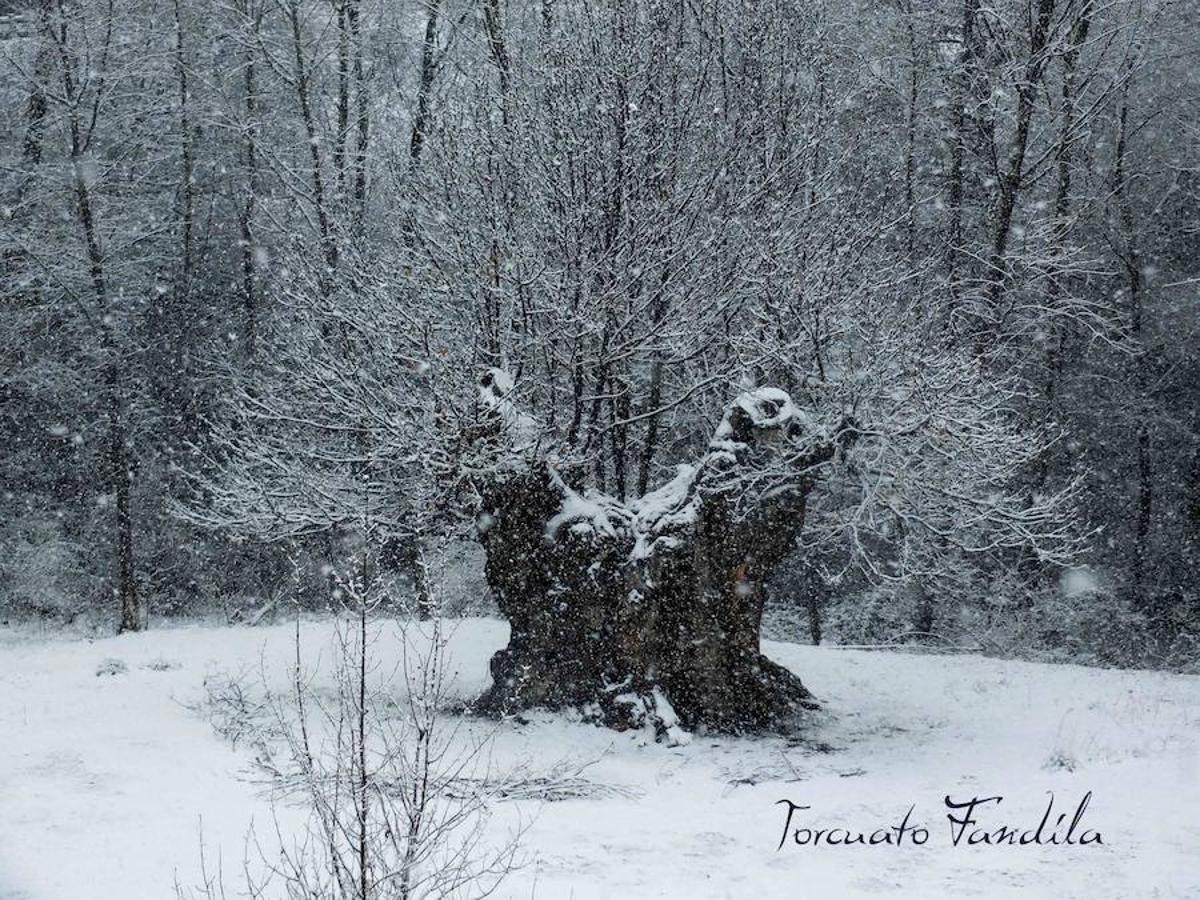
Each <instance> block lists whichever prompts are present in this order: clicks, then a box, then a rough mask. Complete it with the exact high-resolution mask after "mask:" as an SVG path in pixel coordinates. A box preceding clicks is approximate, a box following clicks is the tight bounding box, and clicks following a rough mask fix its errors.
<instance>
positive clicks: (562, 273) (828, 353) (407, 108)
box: [0, 0, 1200, 668]
mask: <svg viewBox="0 0 1200 900" xmlns="http://www.w3.org/2000/svg"><path fill="white" fill-rule="evenodd" d="M1198 26H1200V5H1198V4H1197V3H1196V2H1194V0H1186V2H1174V3H1172V2H1148V0H1032V2H1015V0H997V2H995V3H983V2H980V0H938V2H914V0H892V2H883V0H878V2H865V0H849V2H843V0H837V2H833V0H803V2H801V0H608V2H604V3H582V2H574V0H424V2H421V0H411V2H403V3H393V2H383V0H228V2H222V0H196V2H186V3H185V2H182V0H175V2H174V3H172V2H153V0H80V2H72V3H67V2H59V0H42V2H14V0H6V2H3V3H0V71H2V72H3V75H2V77H0V91H2V95H3V99H2V102H0V116H2V117H3V123H2V126H0V213H2V216H3V219H2V225H0V336H2V340H0V447H3V452H2V453H0V488H2V492H0V616H3V617H6V618H13V619H22V618H27V617H30V616H36V617H44V618H52V619H56V620H57V619H62V620H72V621H78V622H85V623H88V624H89V625H90V624H93V623H99V624H101V625H103V626H104V627H111V626H112V625H115V624H116V623H118V622H119V623H120V624H121V627H123V628H125V629H138V628H141V627H144V626H145V625H146V624H147V622H148V621H152V620H153V619H155V618H157V617H163V616H174V615H191V614H208V613H211V612H212V611H214V610H220V611H221V612H223V613H224V614H226V615H228V616H230V617H231V618H245V617H250V618H255V617H258V616H260V614H263V613H266V612H270V611H273V610H275V609H281V608H285V607H287V605H288V604H291V603H292V602H297V603H299V604H301V605H302V606H304V607H307V608H314V609H317V608H323V607H325V606H327V605H329V604H330V603H335V602H336V601H337V595H338V589H337V587H336V585H335V583H334V582H335V581H336V578H334V577H333V576H334V574H335V573H336V572H337V571H339V570H340V569H341V568H342V567H344V566H346V565H348V562H347V561H348V560H352V559H357V558H360V557H361V556H362V554H363V553H364V551H366V552H367V553H369V554H370V555H371V557H372V558H373V559H375V560H376V561H377V563H378V565H379V567H380V569H381V570H383V571H387V572H391V573H395V576H396V581H395V584H396V585H398V588H397V589H395V590H392V591H391V592H390V593H388V594H387V596H386V597H385V599H384V600H381V601H380V602H386V603H389V604H391V605H394V606H397V607H402V608H412V607H414V605H415V606H416V607H420V608H423V609H427V607H428V604H429V603H430V602H435V601H433V600H431V599H430V590H429V589H428V583H429V581H430V577H431V574H436V575H437V576H438V577H439V578H441V579H443V580H444V579H447V578H448V579H450V580H451V581H452V582H453V585H452V589H451V590H450V591H449V592H439V596H441V595H442V594H443V593H444V594H445V602H446V603H447V605H448V608H451V609H452V610H455V611H457V610H462V609H476V608H480V607H481V606H485V605H486V596H485V591H484V589H483V586H482V583H481V581H480V577H479V575H478V571H479V569H480V567H481V564H480V562H479V554H478V552H477V551H473V550H472V549H471V548H472V543H471V541H472V538H473V531H474V529H475V527H476V525H477V523H476V522H475V521H474V513H473V508H474V507H473V503H474V500H473V498H472V496H471V492H470V489H469V481H470V479H469V478H464V476H463V472H464V467H466V466H468V462H464V455H463V453H462V442H461V436H462V434H463V433H464V432H465V430H466V429H467V428H468V423H469V422H470V421H471V420H472V418H473V416H475V415H476V413H477V406H478V396H479V394H478V379H479V376H480V374H481V373H483V372H486V371H488V370H490V369H497V370H502V371H503V372H504V373H506V374H507V376H508V377H509V378H511V381H512V385H513V387H512V391H513V397H514V398H516V399H515V400H514V402H515V403H519V405H520V407H521V409H522V410H524V411H525V412H524V413H522V415H525V416H527V417H528V423H529V424H530V427H531V428H533V429H534V430H535V431H536V433H537V434H538V436H539V440H544V441H546V442H552V443H553V444H554V445H555V446H556V447H557V448H559V452H560V453H561V454H562V455H563V458H564V459H569V460H570V462H571V466H572V469H571V470H572V471H573V472H574V473H575V475H574V477H575V479H576V481H577V483H578V485H579V486H580V488H581V489H582V488H584V487H588V486H590V487H592V488H594V489H596V490H599V491H604V492H606V493H608V494H610V495H613V496H617V497H620V498H630V497H637V496H640V495H643V494H645V493H646V492H647V491H648V490H649V489H652V488H654V487H656V486H658V485H660V484H662V483H663V482H665V481H667V480H668V479H669V478H670V477H671V474H672V472H673V471H674V466H675V465H676V464H677V463H679V462H682V461H686V460H687V459H689V458H692V457H694V456H695V455H696V453H697V450H698V448H703V447H704V446H705V442H706V441H707V440H708V438H709V435H710V434H711V433H712V430H713V428H714V426H715V425H716V423H717V422H718V421H720V419H721V415H722V410H723V409H724V408H725V404H726V403H728V401H729V400H730V399H731V398H732V397H733V396H734V395H735V394H736V393H737V392H738V391H741V390H744V389H746V388H748V387H755V386H772V387H778V388H782V389H784V390H787V391H788V392H789V393H790V394H791V396H792V398H793V400H794V401H795V403H796V405H797V406H798V407H800V408H802V409H804V410H808V411H809V413H810V414H811V416H812V417H813V421H828V420H830V419H831V418H832V417H836V416H838V415H841V414H847V413H848V414H851V415H852V416H853V418H854V420H855V421H856V422H858V423H860V427H861V431H862V438H861V439H860V440H859V441H858V442H857V443H856V444H855V446H854V448H853V450H852V451H850V452H848V453H847V454H846V455H845V458H844V459H839V460H837V461H836V464H834V465H831V466H829V467H827V470H826V471H824V472H823V473H822V485H821V487H820V490H819V491H818V492H816V493H814V495H813V498H812V500H810V503H809V509H808V512H807V518H806V521H805V527H804V531H803V534H802V537H801V539H800V541H799V542H798V544H797V548H796V552H795V553H794V554H793V556H792V557H791V558H790V559H789V561H788V563H787V564H786V566H785V567H784V571H782V572H781V573H779V574H778V576H777V577H776V579H775V581H774V582H773V583H772V585H771V588H770V598H771V599H770V604H769V615H770V617H771V620H772V622H773V623H774V624H773V628H774V629H775V632H776V634H777V635H778V636H783V637H788V638H790V639H797V638H804V637H805V636H811V637H813V638H814V639H822V638H824V639H828V638H830V637H832V638H834V639H836V640H839V641H842V642H848V643H860V642H867V643H874V642H889V641H902V640H910V639H924V640H936V641H940V642H946V641H948V642H951V643H955V644H960V645H963V644H970V645H978V646H981V647H984V648H985V649H987V650H988V651H990V652H997V653H1004V654H1029V653H1037V654H1042V655H1048V656H1052V657H1059V658H1070V659H1075V660H1080V661H1088V662H1099V663H1105V664H1120V665H1138V666H1145V665H1150V666H1170V667H1184V668H1187V667H1194V666H1195V665H1196V660H1197V658H1198V653H1200V651H1198V649H1197V648H1198V638H1200V585H1198V583H1197V578H1196V572H1197V570H1198V569H1197V566H1198V563H1200V361H1198V360H1197V357H1196V354H1195V352H1194V346H1195V337H1196V332H1197V325H1198V323H1200V314H1198V307H1197V303H1196V297H1197V288H1198V286H1200V66H1198V65H1197V51H1198V50H1200V27H1198Z"/></svg>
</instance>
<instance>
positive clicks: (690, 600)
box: [477, 373, 854, 739]
mask: <svg viewBox="0 0 1200 900" xmlns="http://www.w3.org/2000/svg"><path fill="white" fill-rule="evenodd" d="M482 384H483V391H482V396H483V399H484V401H485V402H484V406H485V408H486V409H487V410H489V412H488V416H489V417H490V421H491V423H492V434H493V435H494V436H496V437H499V438H500V440H499V441H498V442H497V444H498V446H500V447H501V448H502V450H501V452H502V453H504V454H505V456H504V463H503V464H498V465H494V466H491V467H489V468H487V469H486V474H485V475H483V476H481V477H479V478H478V479H477V486H478V488H479V493H480V496H481V498H482V503H481V511H480V519H479V533H480V538H481V540H482V542H483V545H484V547H485V549H486V551H487V579H488V583H489V585H490V586H491V588H492V590H493V591H494V593H495V595H496V599H497V601H498V603H499V605H500V608H501V610H502V611H503V613H504V614H505V615H506V616H507V617H508V619H509V622H510V624H511V627H512V634H511V639H510V641H509V644H508V646H507V647H506V648H505V649H503V650H501V651H500V652H499V653H497V654H496V655H495V657H493V659H492V663H491V669H492V675H493V678H494V683H493V685H492V687H491V689H490V690H489V691H488V693H487V694H486V695H485V696H484V697H483V698H481V700H480V704H479V706H480V707H481V708H482V709H483V710H485V711H488V712H494V713H497V712H505V711H511V710H516V709H522V708H528V707H534V706H545V707H551V708H562V707H578V708H581V709H583V710H584V711H585V713H587V714H588V715H590V716H592V717H594V718H595V719H596V720H598V721H602V722H604V723H606V724H609V725H612V726H614V727H617V728H625V727H635V726H640V725H642V724H646V723H652V724H653V725H654V726H655V727H656V728H657V729H658V730H659V732H660V733H663V734H665V735H666V736H667V737H668V738H669V739H671V738H678V737H680V734H679V733H678V728H679V727H680V726H682V728H684V729H694V728H708V729H713V730H719V731H745V730H750V729H758V728H764V727H772V726H778V725H782V724H784V723H786V722H787V721H789V720H790V719H791V717H792V716H793V715H794V713H795V712H796V711H797V710H799V709H800V708H802V707H805V706H811V705H813V703H812V698H811V697H810V695H809V693H808V691H807V690H806V689H805V688H804V686H803V685H802V684H801V682H800V680H799V679H798V678H796V677H795V676H794V675H792V674H791V673H790V672H788V671H786V670H785V669H783V668H782V667H780V666H778V665H776V664H775V663H773V662H771V661H770V660H768V659H767V658H766V657H764V656H763V655H762V654H761V653H760V651H759V628H760V624H761V619H762V609H763V599H764V595H763V584H764V582H765V581H766V579H767V577H768V575H769V574H770V572H771V570H772V569H773V567H774V566H776V565H777V564H778V563H779V562H780V561H781V560H782V558H783V557H784V555H785V554H786V553H788V552H789V550H791V549H792V548H793V547H794V545H795V538H796V536H797V535H798V533H799V532H800V529H801V528H802V527H803V524H804V512H805V503H806V500H807V497H808V494H809V492H810V490H811V489H812V486H813V483H814V479H815V478H816V476H817V474H818V470H819V468H820V467H821V466H822V465H823V464H825V463H827V462H829V461H830V460H832V459H833V458H834V456H835V455H836V454H837V453H838V451H839V448H841V447H842V446H844V445H845V444H846V443H848V442H849V441H850V440H852V438H853V435H854V430H853V427H852V426H851V425H850V424H849V422H842V423H841V424H840V425H838V426H837V427H834V428H822V427H819V426H817V425H815V424H814V423H813V422H812V421H810V419H809V418H808V417H807V416H806V415H805V414H804V413H803V412H802V411H801V410H799V409H798V408H797V407H796V406H795V405H793V403H792V401H791V399H790V397H789V396H788V395H787V394H786V393H784V392H783V391H780V390H775V389H759V390H756V391H751V392H748V393H744V394H742V395H741V396H739V397H737V399H735V400H734V402H733V403H731V404H730V405H729V406H728V407H727V409H726V411H725V415H724V418H723V419H722V421H721V423H720V425H719V427H718V428H717V429H716V431H715V432H714V434H713V436H712V439H711V441H710V443H709V446H708V449H707V451H706V452H705V453H704V454H703V455H701V457H700V458H699V459H698V460H697V461H696V463H695V464H694V465H682V466H679V467H678V470H677V473H676V475H675V477H674V478H673V479H672V480H670V481H669V482H668V483H666V484H664V485H663V486H661V487H660V488H658V489H657V490H654V491H652V492H650V493H647V494H646V495H644V496H643V497H640V498H638V499H635V500H633V501H630V502H622V501H620V500H618V499H616V498H614V497H610V496H607V495H605V494H602V493H598V492H596V491H592V490H577V489H576V488H574V487H572V486H571V484H569V483H568V481H567V480H566V479H565V478H564V477H563V475H562V474H561V473H560V471H559V468H558V466H557V465H556V461H555V457H554V455H553V454H552V453H549V452H544V451H542V450H540V449H539V448H537V447H536V445H534V444H533V443H531V442H530V441H529V440H528V432H529V429H528V427H527V425H528V423H527V421H526V420H524V419H523V418H522V417H521V416H520V415H518V414H517V412H516V411H515V409H514V407H513V405H512V402H511V397H510V396H509V392H510V389H511V383H510V382H509V381H508V380H507V379H506V378H504V377H503V374H502V373H501V374H500V375H497V374H496V373H490V374H489V375H486V376H485V377H484V379H483V381H482Z"/></svg>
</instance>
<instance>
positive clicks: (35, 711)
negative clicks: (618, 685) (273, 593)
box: [0, 619, 1200, 900]
mask: <svg viewBox="0 0 1200 900" xmlns="http://www.w3.org/2000/svg"><path fill="white" fill-rule="evenodd" d="M329 632H330V624H329V623H328V622H321V621H313V622H307V623H305V625H304V627H303V641H302V645H303V647H304V648H305V656H306V659H307V660H308V662H309V664H310V665H312V666H314V667H316V668H319V667H320V666H321V665H322V664H323V663H322V662H321V660H320V659H319V657H321V656H322V654H324V655H326V657H325V658H326V660H327V654H328V653H329V641H328V639H329ZM292 636H293V635H292V628H291V626H287V625H281V626H273V627H269V628H258V629H251V628H215V627H189V628H173V629H168V628H163V629H159V630H155V631H150V632H147V633H145V634H134V635H126V636H122V637H115V638H106V639H103V640H95V641H85V640H79V639H66V638H59V637H52V636H51V637H45V636H43V637H29V636H28V635H21V636H17V635H15V634H13V633H11V632H10V633H3V632H0V898H3V900H18V898H21V900H68V898H69V900H87V898H122V900H142V898H145V900H153V898H170V897H172V896H174V888H173V885H174V883H175V880H176V878H178V880H179V881H180V882H182V883H184V884H189V883H194V881H195V880H196V873H197V870H198V856H199V853H198V847H199V843H200V823H201V822H203V834H204V842H205V844H206V846H207V850H208V855H209V858H210V859H214V858H216V857H217V856H218V855H219V856H220V858H221V860H222V861H223V862H224V864H225V866H226V868H227V869H229V868H233V869H236V868H237V867H238V865H240V860H241V859H242V857H243V850H244V840H245V835H246V832H247V828H248V826H249V824H250V822H251V821H252V820H253V821H255V822H256V823H259V825H260V826H261V825H262V824H263V823H269V822H270V821H271V816H272V811H271V807H270V805H269V804H268V802H267V800H266V799H265V797H264V795H263V791H262V789H261V786H259V785H257V784H256V783H255V782H254V780H253V779H252V778H251V777H250V775H251V771H252V767H251V763H252V753H253V751H252V750H250V749H248V748H247V747H246V746H244V745H240V746H238V747H236V748H235V747H233V746H231V744H230V743H229V741H227V740H226V739H224V738H222V737H221V736H219V735H218V734H216V733H215V732H214V729H213V727H212V726H211V724H210V722H209V721H207V720H206V719H205V717H204V716H203V715H202V714H201V713H199V712H197V710H196V704H197V703H199V702H200V701H202V700H203V698H204V697H205V689H204V680H205V678H206V676H223V675H228V674H231V673H242V674H243V675H244V676H245V677H247V678H251V679H253V678H260V679H261V678H265V679H267V681H271V680H273V679H286V677H287V670H288V665H289V660H290V659H291V656H292V654H293V645H292ZM506 636H507V626H506V625H505V624H504V623H501V622H496V621H492V620H484V619H475V620H466V621H465V622H464V623H462V624H461V626H460V627H459V628H458V630H457V631H456V632H455V634H454V636H453V638H452V645H451V652H452V656H453V660H454V669H455V670H456V672H457V677H456V682H455V692H456V693H459V694H461V695H463V696H469V695H471V694H473V693H474V692H476V691H478V690H480V689H481V688H482V687H483V686H484V685H485V684H486V681H487V677H488V676H487V659H488V656H489V654H490V653H491V652H493V651H494V650H495V649H497V648H498V647H500V646H502V645H503V643H504V642H505V640H506ZM388 639H389V638H388V637H387V635H385V636H384V637H383V638H382V639H381V644H380V645H379V646H380V648H381V650H382V652H383V653H384V654H386V653H387V640H388ZM766 649H767V651H768V652H769V654H770V655H771V656H772V657H773V658H775V659H776V660H778V661H780V662H781V663H783V664H785V665H787V666H789V667H791V668H793V669H794V670H795V671H796V672H798V673H799V674H800V675H801V676H802V677H803V678H804V679H805V681H806V683H807V684H808V686H809V687H810V688H811V689H812V690H813V691H814V693H815V694H816V695H817V696H818V697H820V698H821V699H822V701H823V702H824V706H825V709H824V711H823V712H821V713H819V714H817V716H816V717H815V718H814V720H813V722H812V723H811V725H810V727H809V728H808V729H807V730H806V731H805V732H804V734H803V736H802V737H796V738H792V739H790V740H789V739H784V738H761V739H754V740H751V739H734V738H723V737H722V738H712V737H704V736H697V737H696V738H695V739H694V740H693V741H692V742H691V743H690V744H688V745H686V746H679V747H673V748H669V747H666V746H663V745H659V744H655V743H653V742H652V741H647V740H646V736H645V735H641V734H631V733H616V732H611V731H606V730H601V729H598V728H595V727H592V726H589V725H583V724H576V723H572V722H569V721H566V720H565V719H563V718H561V717H551V716H541V717H535V718H534V719H533V720H532V721H528V722H524V723H516V722H510V723H505V724H504V725H502V726H501V727H500V729H499V732H498V734H497V735H496V737H495V744H494V749H493V760H494V763H493V764H494V765H495V766H497V767H500V768H504V767H506V766H507V767H518V766H520V767H523V768H524V769H526V770H528V771H530V772H538V771H547V772H550V771H557V772H563V771H570V772H577V773H578V776H577V778H576V781H578V782H580V783H586V785H590V786H591V788H592V789H591V790H585V791H582V793H584V794H585V796H581V797H573V798H571V799H560V800H554V801H546V800H529V799H525V800H505V801H502V802H498V803H497V804H496V806H497V809H496V810H495V815H494V816H493V817H492V819H491V822H490V824H489V828H491V829H494V830H495V832H496V840H498V841H499V840H502V839H503V835H504V834H507V833H508V829H509V828H511V826H512V823H513V822H514V821H516V820H518V819H520V820H522V821H524V822H526V823H528V830H527V831H526V833H525V836H524V839H523V842H522V858H523V866H522V867H521V868H520V869H519V870H518V871H516V872H515V873H514V874H513V875H512V876H511V877H510V878H509V879H508V880H507V881H505V882H504V883H503V885H502V887H501V889H500V891H499V894H498V896H501V897H515V898H531V897H532V898H551V900H559V898H575V900H593V898H609V897H630V898H643V897H645V898H650V897H670V898H754V900H762V898H775V897H779V898H801V897H803V898H823V897H831V898H836V897H857V896H862V897H872V896H880V895H882V896H896V897H923V898H928V897H940V896H968V897H1006V896H1012V897H1089V898H1138V897H1164V898H1176V897H1200V818H1198V815H1197V813H1198V812H1200V752H1198V750H1200V679H1198V678H1195V677H1185V676H1173V675H1166V674H1159V673H1149V672H1121V671H1101V670H1094V669H1087V668H1080V667H1074V666H1049V665H1038V664H1030V663H1020V662H1006V661H999V660H993V659H983V658H975V657H944V656H921V655H911V654H900V653H884V652H861V651H848V650H837V649H829V648H813V647H807V646H797V645H790V644H782V643H771V644H768V645H767V647H766ZM490 727H491V726H489V725H488V724H486V723H482V722H478V721H475V720H472V721H471V723H470V725H469V729H472V730H477V731H486V730H488V729H489V728H490ZM1048 791H1053V792H1054V795H1055V807H1054V812H1053V814H1052V818H1051V825H1053V821H1054V819H1057V817H1058V815H1059V814H1060V813H1064V812H1065V813H1067V820H1068V821H1069V820H1070V818H1071V816H1072V814H1073V813H1074V811H1075V810H1076V807H1077V805H1078V802H1079V800H1080V799H1081V798H1082V797H1083V795H1084V794H1086V793H1087V792H1088V791H1090V792H1091V794H1092V796H1091V801H1090V805H1089V806H1088V807H1087V809H1086V812H1085V813H1084V815H1083V818H1082V820H1081V822H1080V829H1089V830H1095V831H1099V832H1100V834H1101V836H1102V840H1103V844H1102V845H1100V846H1096V845H1089V846H1077V845H1076V846H1064V845H1057V846H1054V845H1043V846H986V845H985V846H974V847H967V846H962V845H959V846H953V845H952V836H951V829H950V824H949V823H948V821H947V819H946V810H945V808H944V805H943V798H944V797H945V795H947V794H949V795H951V797H952V798H953V799H955V800H969V799H970V798H971V797H973V796H979V797H988V796H993V795H1002V796H1003V797H1004V800H1003V803H1002V804H1000V805H999V806H996V805H994V804H993V805H991V806H989V807H986V808H983V807H981V808H980V810H979V811H978V812H977V813H976V818H977V819H978V820H979V821H980V824H981V825H983V826H985V827H987V828H988V829H993V830H994V828H996V827H999V826H1000V825H1005V824H1007V825H1011V826H1014V827H1019V828H1020V829H1022V830H1024V829H1030V830H1032V829H1034V828H1036V826H1037V824H1038V822H1039V820H1040V819H1041V817H1042V814H1043V812H1044V810H1045V808H1046V802H1047V799H1048V795H1047V792H1048ZM785 798H786V799H788V800H791V801H792V802H793V803H795V804H799V805H803V806H809V807H811V809H810V810H807V811H798V812H796V813H795V816H794V818H793V822H792V826H793V830H794V829H796V828H806V827H809V826H811V827H813V828H816V827H823V828H831V827H840V828H847V829H850V830H851V831H864V832H867V833H868V834H869V833H870V832H872V831H874V830H876V829H879V828H890V827H892V826H895V825H897V824H899V822H900V821H901V819H902V818H903V817H904V814H905V813H906V812H907V811H908V809H909V808H910V807H915V809H914V811H913V813H912V816H911V817H910V820H909V824H910V826H922V827H927V828H928V830H929V837H928V840H927V841H926V843H924V844H923V845H921V846H913V845H911V844H909V843H907V841H906V843H905V844H904V845H903V846H889V845H880V846H873V847H872V846H849V847H847V846H817V847H813V846H799V845H797V844H796V842H795V840H794V831H793V834H792V835H789V837H788V840H787V841H785V842H784V845H783V846H782V847H781V848H780V847H779V844H780V838H781V835H782V834H783V830H784V819H785V809H786V807H785V806H781V805H777V804H778V801H780V800H781V799H785ZM277 814H278V813H277ZM286 820H287V813H286V811H285V813H284V815H283V817H282V819H281V821H286ZM1049 830H1050V829H1049V828H1047V831H1046V833H1047V834H1048V833H1049ZM1063 831H1065V828H1063V829H1060V830H1059V833H1062V832H1063ZM1078 834H1079V831H1078V830H1077V832H1076V836H1078ZM963 843H965V838H964V841H963ZM233 895H235V894H233V893H231V896H233Z"/></svg>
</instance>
